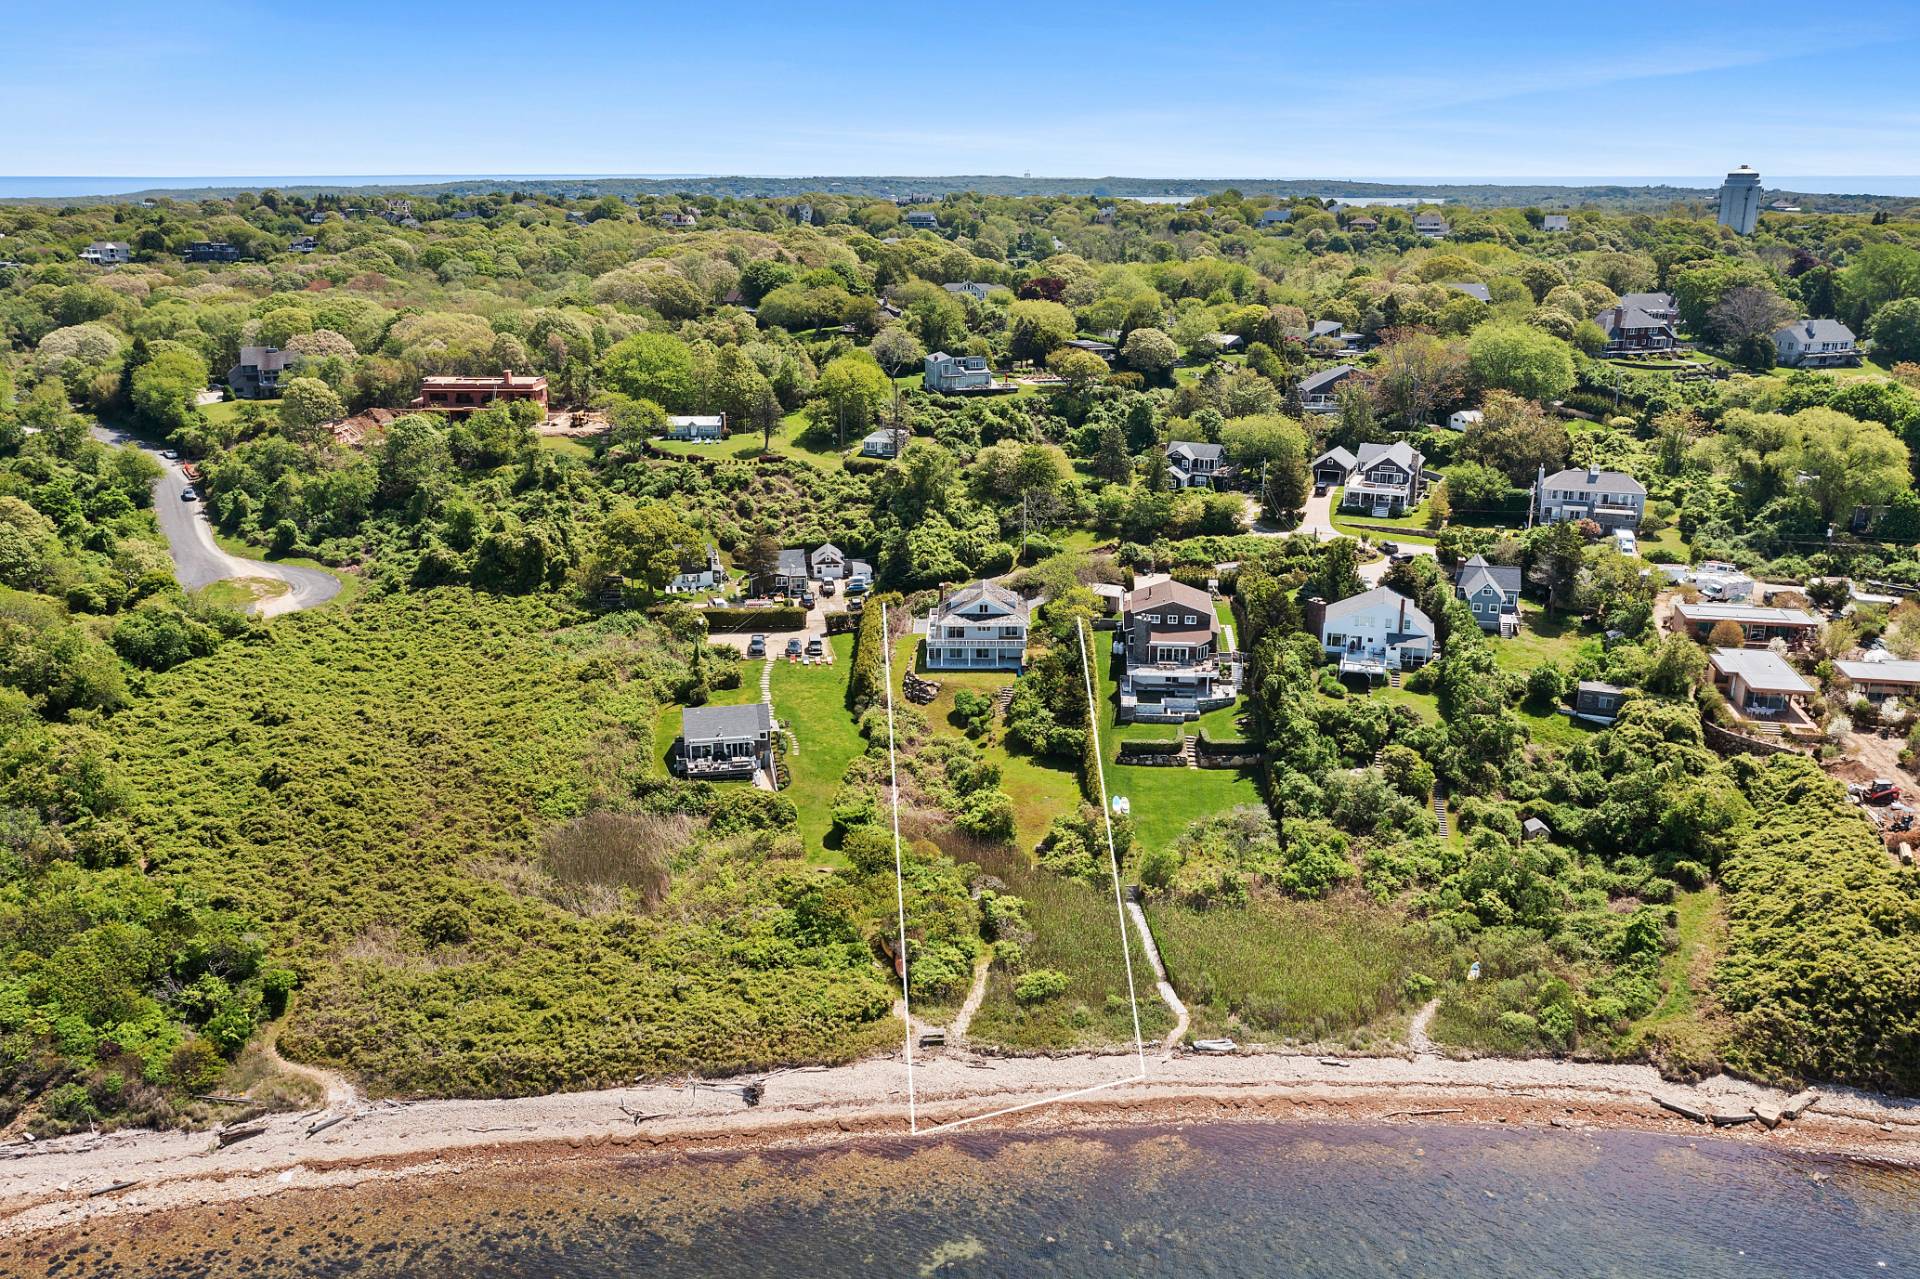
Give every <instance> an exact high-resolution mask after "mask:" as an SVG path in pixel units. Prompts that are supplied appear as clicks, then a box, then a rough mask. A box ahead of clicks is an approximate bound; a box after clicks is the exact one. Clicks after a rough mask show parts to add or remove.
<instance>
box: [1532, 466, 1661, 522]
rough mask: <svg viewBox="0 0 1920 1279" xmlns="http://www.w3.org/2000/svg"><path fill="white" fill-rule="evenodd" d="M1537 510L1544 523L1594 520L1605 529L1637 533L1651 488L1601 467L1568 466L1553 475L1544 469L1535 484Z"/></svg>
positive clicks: (1535, 508)
mask: <svg viewBox="0 0 1920 1279" xmlns="http://www.w3.org/2000/svg"><path fill="white" fill-rule="evenodd" d="M1533 509H1534V517H1535V518H1536V519H1537V520H1538V521H1539V522H1540V523H1542V524H1558V523H1560V522H1562V521H1563V520H1592V521H1593V522H1594V523H1595V524H1598V525H1599V526H1600V527H1601V528H1604V529H1619V528H1626V529H1635V530H1637V529H1638V528H1639V527H1640V519H1641V517H1642V516H1643V515H1645V514H1646V510H1647V486H1646V485H1644V484H1642V483H1641V482H1640V481H1639V480H1636V479H1634V478H1633V477H1632V476H1631V475H1627V474H1625V473H1623V472H1621V471H1603V470H1601V469H1600V468H1599V467H1597V466H1590V467H1586V468H1584V469H1582V468H1580V467H1568V468H1567V469H1566V470H1564V471H1555V472H1554V473H1553V474H1552V475H1548V474H1547V468H1546V467H1544V466H1543V467H1541V468H1540V472H1539V478H1538V479H1537V480H1535V481H1534V485H1533Z"/></svg>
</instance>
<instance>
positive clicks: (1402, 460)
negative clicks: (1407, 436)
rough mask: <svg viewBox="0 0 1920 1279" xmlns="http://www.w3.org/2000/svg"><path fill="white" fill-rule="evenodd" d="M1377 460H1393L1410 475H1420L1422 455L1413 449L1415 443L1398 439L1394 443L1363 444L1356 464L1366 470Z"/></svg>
mask: <svg viewBox="0 0 1920 1279" xmlns="http://www.w3.org/2000/svg"><path fill="white" fill-rule="evenodd" d="M1375 462H1391V463H1393V464H1394V465H1395V466H1397V467H1399V468H1400V469H1401V470H1403V471H1405V472H1406V473H1407V474H1408V475H1418V474H1419V473H1420V468H1421V457H1420V455H1419V454H1418V453H1416V452H1414V451H1413V445H1411V444H1409V443H1407V442H1406V441H1405V440H1396V441H1395V442H1394V443H1392V444H1362V445H1361V446H1360V453H1359V456H1358V457H1356V458H1355V459H1354V466H1356V467H1357V468H1358V469H1360V470H1362V471H1364V470H1366V469H1367V468H1368V467H1370V466H1372V465H1373V464H1374V463H1375Z"/></svg>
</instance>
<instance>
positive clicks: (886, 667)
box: [880, 600, 920, 1132]
mask: <svg viewBox="0 0 1920 1279" xmlns="http://www.w3.org/2000/svg"><path fill="white" fill-rule="evenodd" d="M880 664H881V670H882V671H883V672H884V679H885V682H886V685H887V790H888V791H889V793H890V794H891V797H892V800H893V899H894V904H895V906H897V907H898V909H899V911H900V1005H901V1008H902V1010H903V1011H904V1012H905V1013H906V1016H905V1017H904V1018H902V1021H903V1022H904V1023H905V1024H906V1028H907V1036H906V1038H907V1130H908V1131H909V1132H919V1131H920V1117H919V1114H918V1112H917V1110H916V1108H915V1105H914V1096H913V995H912V994H911V993H910V992H909V991H908V989H907V987H908V984H909V983H908V981H907V978H908V975H909V974H911V973H912V972H913V965H912V964H910V963H908V962H907V876H906V870H905V868H904V866H903V864H902V862H901V860H900V765H899V762H898V760H897V759H896V758H895V756H894V750H893V632H892V631H891V630H890V629H889V628H888V626H887V605H886V602H885V601H884V600H883V601H882V602H881V604H880Z"/></svg>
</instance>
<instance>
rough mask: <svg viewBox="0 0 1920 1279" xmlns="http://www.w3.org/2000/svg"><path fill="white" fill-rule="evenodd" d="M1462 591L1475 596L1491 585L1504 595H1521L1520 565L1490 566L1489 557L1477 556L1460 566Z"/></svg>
mask: <svg viewBox="0 0 1920 1279" xmlns="http://www.w3.org/2000/svg"><path fill="white" fill-rule="evenodd" d="M1455 580H1457V581H1458V582H1459V583H1460V589H1461V590H1462V591H1464V592H1465V593H1466V594H1468V595H1473V594H1474V593H1475V592H1477V591H1479V590H1480V588H1481V587H1483V586H1486V585H1488V584H1491V585H1492V586H1493V588H1494V589H1495V590H1497V591H1499V592H1500V593H1501V594H1502V595H1518V594H1519V593H1520V582H1521V572H1520V566H1519V565H1518V564H1489V563H1487V557H1486V556H1484V555H1476V556H1474V557H1473V558H1472V559H1470V560H1468V561H1467V562H1466V563H1465V564H1462V565H1461V566H1460V575H1459V577H1458V578H1457V579H1455Z"/></svg>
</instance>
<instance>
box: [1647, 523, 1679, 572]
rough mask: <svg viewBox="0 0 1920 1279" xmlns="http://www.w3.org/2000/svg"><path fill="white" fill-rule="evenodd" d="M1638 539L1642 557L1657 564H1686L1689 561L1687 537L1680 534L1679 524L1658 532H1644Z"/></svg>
mask: <svg viewBox="0 0 1920 1279" xmlns="http://www.w3.org/2000/svg"><path fill="white" fill-rule="evenodd" d="M1636 540H1637V544H1638V546H1639V552H1640V558H1641V559H1643V560H1648V561H1651V562H1653V563H1657V564H1685V563H1686V562H1687V554H1688V549H1689V548H1688V546H1687V539H1686V538H1684V537H1682V536H1680V529H1679V528H1678V526H1675V527H1672V528H1665V529H1662V530H1660V532H1658V533H1642V534H1641V535H1640V536H1639V538H1638V539H1636Z"/></svg>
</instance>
